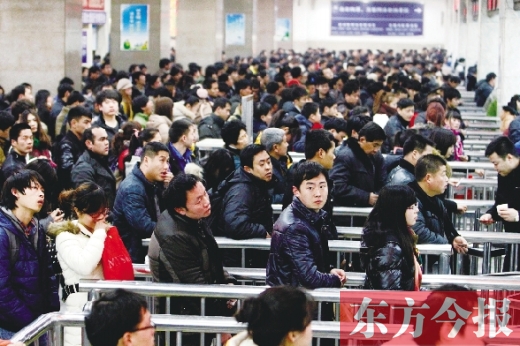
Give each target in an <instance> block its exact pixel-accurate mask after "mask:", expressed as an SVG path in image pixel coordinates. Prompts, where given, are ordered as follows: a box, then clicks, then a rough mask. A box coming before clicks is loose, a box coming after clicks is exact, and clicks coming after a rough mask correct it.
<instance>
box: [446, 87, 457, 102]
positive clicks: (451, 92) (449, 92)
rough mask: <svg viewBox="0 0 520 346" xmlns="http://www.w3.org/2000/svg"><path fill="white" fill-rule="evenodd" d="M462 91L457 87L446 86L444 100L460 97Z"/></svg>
mask: <svg viewBox="0 0 520 346" xmlns="http://www.w3.org/2000/svg"><path fill="white" fill-rule="evenodd" d="M460 98H461V95H460V91H458V90H457V89H455V88H446V89H444V102H447V101H448V100H453V99H460Z"/></svg>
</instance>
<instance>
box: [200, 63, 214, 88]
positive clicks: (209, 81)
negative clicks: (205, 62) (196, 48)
mask: <svg viewBox="0 0 520 346" xmlns="http://www.w3.org/2000/svg"><path fill="white" fill-rule="evenodd" d="M208 68H209V66H208ZM206 76H207V74H206ZM213 83H217V84H218V82H217V81H216V80H215V79H213V78H211V77H209V78H206V79H205V80H204V83H202V86H203V87H204V89H211V85H212V84H213Z"/></svg>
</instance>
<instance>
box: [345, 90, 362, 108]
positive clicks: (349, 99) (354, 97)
mask: <svg viewBox="0 0 520 346" xmlns="http://www.w3.org/2000/svg"><path fill="white" fill-rule="evenodd" d="M345 102H346V103H349V104H351V105H357V104H358V102H359V94H358V93H357V92H353V93H352V94H350V95H349V94H345Z"/></svg>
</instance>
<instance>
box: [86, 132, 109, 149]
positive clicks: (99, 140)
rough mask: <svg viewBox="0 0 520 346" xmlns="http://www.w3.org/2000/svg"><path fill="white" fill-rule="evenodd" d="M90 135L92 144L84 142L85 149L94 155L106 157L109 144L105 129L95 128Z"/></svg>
mask: <svg viewBox="0 0 520 346" xmlns="http://www.w3.org/2000/svg"><path fill="white" fill-rule="evenodd" d="M92 135H93V137H94V142H91V141H89V140H87V141H85V144H86V146H87V149H88V150H90V151H92V152H93V153H94V154H98V155H102V156H107V155H108V149H109V143H108V135H107V132H106V131H105V129H102V128H101V127H96V128H95V129H93V130H92Z"/></svg>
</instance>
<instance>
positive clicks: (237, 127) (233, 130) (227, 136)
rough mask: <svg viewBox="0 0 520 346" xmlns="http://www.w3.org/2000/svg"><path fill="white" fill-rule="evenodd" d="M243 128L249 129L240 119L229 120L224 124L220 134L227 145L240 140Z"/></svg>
mask: <svg viewBox="0 0 520 346" xmlns="http://www.w3.org/2000/svg"><path fill="white" fill-rule="evenodd" d="M241 130H244V131H247V127H246V124H244V123H243V122H241V121H240V120H232V121H227V122H226V123H225V124H224V126H222V130H221V131H220V135H221V136H222V140H223V141H224V143H225V144H226V145H234V144H237V142H238V137H239V136H240V131H241Z"/></svg>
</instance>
